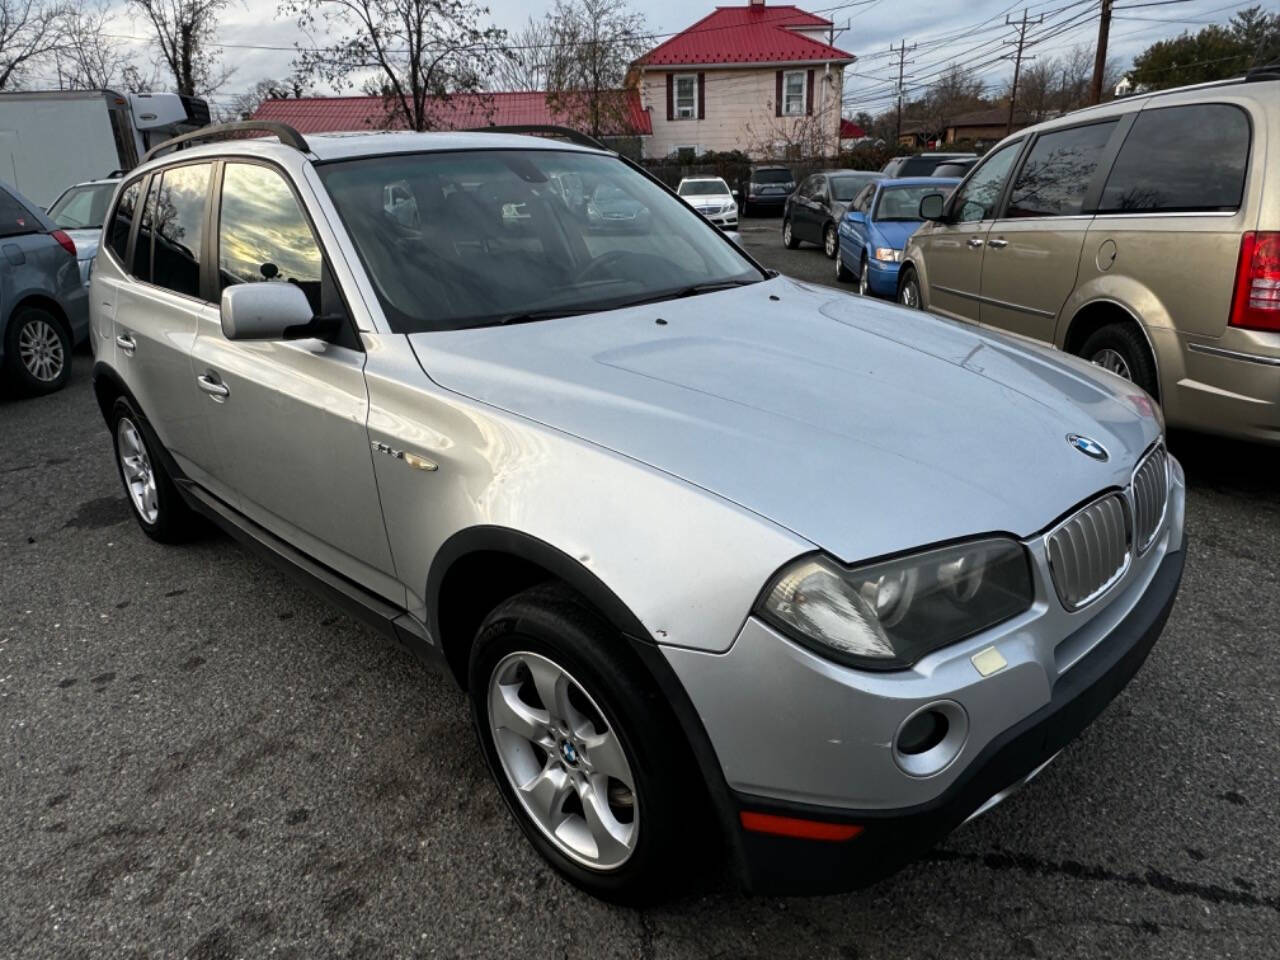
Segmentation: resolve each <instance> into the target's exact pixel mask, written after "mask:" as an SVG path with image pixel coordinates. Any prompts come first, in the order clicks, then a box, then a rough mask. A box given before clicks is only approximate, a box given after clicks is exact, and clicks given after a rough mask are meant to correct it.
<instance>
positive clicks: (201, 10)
mask: <svg viewBox="0 0 1280 960" xmlns="http://www.w3.org/2000/svg"><path fill="white" fill-rule="evenodd" d="M129 2H130V3H131V4H132V5H133V6H135V7H137V8H138V9H139V10H140V11H142V12H143V13H144V14H146V16H147V19H148V20H150V22H151V26H152V28H153V29H154V31H155V40H154V42H155V45H156V48H157V49H158V50H159V52H160V60H161V62H162V63H163V64H164V66H165V67H166V68H167V70H168V72H170V73H171V74H172V75H173V83H174V90H176V91H177V92H178V93H183V94H186V95H188V96H207V95H209V94H211V93H214V92H216V91H217V90H218V88H219V87H221V86H222V85H223V84H224V83H226V81H227V80H228V79H229V78H230V77H231V74H232V71H230V70H226V69H223V68H222V66H221V64H220V63H219V60H220V57H221V54H220V53H219V52H218V47H217V44H216V41H215V35H216V31H217V26H218V16H219V15H220V14H221V13H222V11H223V10H225V9H226V7H227V2H228V0H129Z"/></svg>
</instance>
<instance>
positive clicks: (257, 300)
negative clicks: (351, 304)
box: [222, 281, 341, 340]
mask: <svg viewBox="0 0 1280 960" xmlns="http://www.w3.org/2000/svg"><path fill="white" fill-rule="evenodd" d="M340 324H341V319H340V318H337V317H323V316H321V317H318V316H316V315H315V313H314V312H313V311H312V309H311V301H309V300H308V299H307V295H306V294H305V293H303V292H302V288H301V287H299V286H297V285H296V284H293V283H287V282H272V281H266V282H264V283H239V284H235V285H233V286H230V287H227V289H225V290H223V291H222V335H223V336H224V337H226V338H227V339H228V340H306V339H308V338H310V337H320V338H322V339H328V338H329V337H331V336H333V335H334V334H335V333H337V332H338V329H339V326H340Z"/></svg>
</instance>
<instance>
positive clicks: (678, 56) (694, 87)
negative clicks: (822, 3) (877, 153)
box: [630, 0, 854, 159]
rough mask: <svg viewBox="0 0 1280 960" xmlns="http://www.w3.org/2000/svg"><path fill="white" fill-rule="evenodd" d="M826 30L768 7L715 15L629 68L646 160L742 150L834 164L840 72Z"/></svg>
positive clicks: (839, 57)
mask: <svg viewBox="0 0 1280 960" xmlns="http://www.w3.org/2000/svg"><path fill="white" fill-rule="evenodd" d="M833 32H834V31H833V27H832V23H831V21H830V20H827V19H825V18H824V17H820V16H817V15H816V14H812V13H807V12H805V11H804V10H801V9H800V8H799V7H795V6H790V5H775V4H772V3H769V2H768V0H741V2H739V3H738V4H737V5H735V6H725V7H716V9H715V10H714V11H712V12H711V13H710V14H708V15H707V16H705V17H703V18H702V19H701V20H699V21H698V22H697V23H695V24H693V25H692V26H690V27H689V28H688V29H686V30H684V31H682V32H681V33H678V34H676V35H675V36H673V37H671V38H670V39H668V40H666V41H665V42H663V43H661V44H659V45H658V46H656V47H654V48H653V49H652V50H650V51H649V52H648V53H646V54H645V55H644V56H643V57H641V58H639V59H638V60H636V62H635V63H633V64H632V70H631V75H630V76H631V81H632V82H633V83H635V84H636V86H637V87H638V88H639V90H640V97H641V103H642V104H643V106H644V108H645V109H646V110H647V111H648V113H649V117H650V121H651V126H652V129H653V134H652V136H650V137H648V138H647V139H646V140H645V142H644V151H645V155H646V156H648V157H666V156H671V155H673V154H681V153H686V152H689V151H692V152H694V153H702V152H705V151H707V150H742V151H743V152H744V153H747V154H749V155H751V156H753V157H757V158H761V159H766V158H799V157H805V158H808V157H817V156H834V155H835V154H836V152H837V151H838V150H839V147H840V132H841V131H840V121H841V115H840V106H841V94H842V91H843V89H844V68H845V67H847V66H848V65H849V64H851V63H853V61H854V57H853V55H852V54H849V53H846V52H845V51H843V50H840V49H838V48H837V47H835V46H834V45H833V44H832V42H831V41H832V35H833Z"/></svg>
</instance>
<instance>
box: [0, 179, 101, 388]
mask: <svg viewBox="0 0 1280 960" xmlns="http://www.w3.org/2000/svg"><path fill="white" fill-rule="evenodd" d="M88 330H89V309H88V292H87V291H86V289H85V286H84V284H83V283H82V282H81V280H80V270H79V266H78V264H77V262H76V245H75V242H74V241H73V240H72V239H71V237H69V236H68V235H67V233H66V231H64V230H59V229H58V228H57V226H56V225H55V224H54V223H53V222H52V221H50V220H49V218H48V217H46V216H45V215H44V214H43V213H41V212H40V210H39V208H37V207H36V206H35V205H34V204H32V203H30V202H29V201H28V200H27V199H26V198H25V197H23V196H22V194H20V193H18V192H17V191H16V190H14V189H12V188H11V187H9V186H7V185H6V184H2V183H0V370H2V371H3V379H4V386H5V387H6V388H8V389H10V390H13V391H16V392H18V393H24V394H28V395H35V394H42V393H51V392H53V391H54V390H60V389H61V388H62V387H64V386H66V383H67V380H68V379H70V377H71V351H72V349H73V348H74V347H75V346H76V345H77V344H79V343H82V342H83V341H84V339H85V337H86V336H87V334H88Z"/></svg>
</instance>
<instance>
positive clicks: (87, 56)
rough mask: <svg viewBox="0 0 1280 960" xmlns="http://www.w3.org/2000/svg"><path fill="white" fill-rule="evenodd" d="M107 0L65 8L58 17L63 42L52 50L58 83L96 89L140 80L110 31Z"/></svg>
mask: <svg viewBox="0 0 1280 960" xmlns="http://www.w3.org/2000/svg"><path fill="white" fill-rule="evenodd" d="M110 16H111V5H110V2H109V0H98V2H97V3H96V4H95V3H87V2H86V3H83V4H81V5H79V6H75V7H71V8H69V9H68V10H67V11H66V12H65V14H64V17H63V20H62V35H63V42H62V43H61V44H60V45H59V48H58V49H57V50H56V51H55V53H54V62H55V68H56V71H57V76H58V87H59V88H60V89H63V90H99V89H103V88H105V87H118V86H124V87H126V88H128V89H131V90H132V88H133V86H134V85H136V84H138V83H142V82H143V80H142V76H141V74H139V73H138V71H137V68H136V67H134V66H133V65H132V59H133V58H132V57H131V56H130V54H129V52H128V51H127V50H126V48H125V47H124V46H123V45H122V44H121V43H120V42H119V41H118V40H116V39H115V38H114V37H112V36H111V34H110V29H109V24H108V21H109V19H110Z"/></svg>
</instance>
